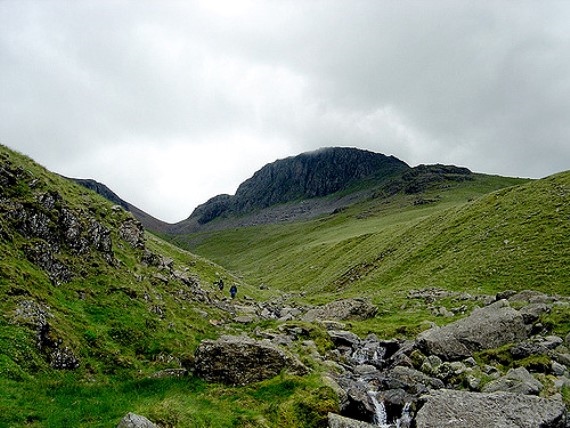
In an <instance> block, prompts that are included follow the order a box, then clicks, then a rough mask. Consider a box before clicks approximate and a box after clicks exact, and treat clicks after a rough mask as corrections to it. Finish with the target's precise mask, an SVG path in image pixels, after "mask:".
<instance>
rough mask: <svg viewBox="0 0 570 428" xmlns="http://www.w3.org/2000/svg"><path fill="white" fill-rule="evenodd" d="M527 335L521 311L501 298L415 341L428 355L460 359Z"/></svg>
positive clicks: (424, 333)
mask: <svg viewBox="0 0 570 428" xmlns="http://www.w3.org/2000/svg"><path fill="white" fill-rule="evenodd" d="M528 334H529V332H528V327H527V325H526V324H525V323H524V320H523V316H522V315H521V314H520V312H519V311H517V310H515V309H513V308H511V307H510V306H509V304H508V302H507V301H506V300H499V301H498V302H495V303H493V304H491V305H489V306H486V307H484V308H480V309H476V310H474V311H473V313H472V314H471V315H470V316H468V317H467V318H463V319H461V320H459V321H456V322H454V323H451V324H448V325H446V326H444V327H441V328H438V327H436V328H432V329H430V330H427V331H424V332H423V333H421V334H420V335H419V336H418V338H417V340H416V343H417V346H418V347H419V348H420V349H422V350H423V351H424V352H425V353H426V354H428V355H438V356H440V357H441V358H443V359H445V360H457V359H463V358H466V357H470V356H472V354H473V352H477V351H481V350H484V349H492V348H497V347H499V346H503V345H506V344H508V343H516V342H519V341H521V340H524V339H526V338H527V337H528Z"/></svg>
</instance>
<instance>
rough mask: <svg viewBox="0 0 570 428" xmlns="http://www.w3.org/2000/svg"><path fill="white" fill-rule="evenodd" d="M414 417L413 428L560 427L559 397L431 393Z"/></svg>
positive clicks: (563, 416) (562, 413)
mask: <svg viewBox="0 0 570 428" xmlns="http://www.w3.org/2000/svg"><path fill="white" fill-rule="evenodd" d="M422 400H423V401H424V402H425V404H424V405H423V407H421V408H420V410H419V411H418V413H417V414H416V419H415V422H416V428H447V427H449V428H489V427H493V428H537V427H543V428H564V427H565V426H566V408H565V406H564V403H563V402H562V399H561V398H560V396H557V397H556V398H550V399H547V398H540V397H536V396H529V395H520V394H510V393H493V394H485V393H477V392H467V391H454V390H446V389H442V390H438V391H432V392H431V393H430V394H429V395H427V396H423V397H422Z"/></svg>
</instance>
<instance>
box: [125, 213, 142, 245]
mask: <svg viewBox="0 0 570 428" xmlns="http://www.w3.org/2000/svg"><path fill="white" fill-rule="evenodd" d="M119 236H120V237H121V238H122V239H123V240H124V241H126V242H128V243H129V245H130V246H131V247H133V248H138V249H144V248H145V238H144V229H143V226H142V224H141V222H140V221H138V220H136V219H134V218H132V217H131V218H128V219H126V220H125V221H123V223H122V224H121V225H120V226H119Z"/></svg>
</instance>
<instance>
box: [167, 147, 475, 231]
mask: <svg viewBox="0 0 570 428" xmlns="http://www.w3.org/2000/svg"><path fill="white" fill-rule="evenodd" d="M470 179H472V173H471V171H469V170H468V169H467V168H460V167H455V166H452V165H420V166H418V167H415V168H411V167H410V166H409V165H407V164H406V163H405V162H403V161H401V160H399V159H397V158H395V157H394V156H386V155H383V154H380V153H373V152H370V151H367V150H361V149H356V148H347V147H329V148H324V149H320V150H317V151H314V152H308V153H302V154H300V155H297V156H293V157H289V158H285V159H281V160H277V161H275V162H273V163H270V164H267V165H265V166H264V167H263V168H261V169H260V170H259V171H257V172H256V173H255V174H254V175H253V176H252V177H251V178H249V179H248V180H246V181H244V182H243V183H242V184H241V185H240V186H239V187H238V189H237V191H236V193H235V195H218V196H215V197H213V198H211V199H210V200H208V201H207V202H205V203H204V204H202V205H200V206H198V207H197V208H196V209H195V210H194V212H193V213H192V214H191V215H190V217H189V218H188V219H186V220H183V221H181V222H179V223H176V224H173V225H171V226H169V227H167V228H164V229H162V231H163V232H166V233H169V234H173V235H181V234H188V233H195V232H199V231H207V230H221V229H231V228H235V227H244V226H251V225H259V224H273V223H279V222H283V221H298V220H306V219H310V218H315V217H317V216H320V215H325V214H330V213H331V212H333V211H336V210H341V209H345V208H346V207H348V206H350V205H353V204H355V203H356V202H358V201H362V200H365V199H367V198H370V197H376V196H378V195H384V196H390V195H391V194H394V193H397V192H406V193H419V192H421V190H423V189H424V188H426V187H427V186H429V185H433V183H441V182H446V181H450V182H454V181H464V180H470Z"/></svg>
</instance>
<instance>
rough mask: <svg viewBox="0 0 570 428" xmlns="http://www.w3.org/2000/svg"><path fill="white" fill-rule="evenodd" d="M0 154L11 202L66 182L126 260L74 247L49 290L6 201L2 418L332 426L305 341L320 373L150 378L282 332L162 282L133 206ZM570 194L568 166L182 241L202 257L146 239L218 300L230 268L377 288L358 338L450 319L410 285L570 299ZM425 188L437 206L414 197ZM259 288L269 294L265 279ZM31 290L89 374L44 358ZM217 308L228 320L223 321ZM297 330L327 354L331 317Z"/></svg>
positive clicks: (252, 291)
mask: <svg viewBox="0 0 570 428" xmlns="http://www.w3.org/2000/svg"><path fill="white" fill-rule="evenodd" d="M0 156H1V160H2V162H5V161H6V159H8V160H9V161H10V162H11V163H12V165H13V166H15V167H19V168H20V169H21V171H24V173H23V176H24V179H21V180H19V181H18V182H17V183H16V184H15V185H13V186H7V187H6V186H5V187H2V188H0V191H1V192H2V195H3V197H5V198H8V200H9V201H12V202H14V201H15V202H17V203H22V204H29V205H30V204H31V205H32V206H36V205H37V201H36V199H37V197H38V195H39V194H41V193H45V192H47V191H54V189H55V190H57V192H58V194H60V195H61V196H62V199H61V201H59V202H58V204H63V205H64V206H65V207H66V208H68V209H70V210H73V211H74V212H77V213H82V215H84V217H87V216H90V217H92V218H94V219H96V220H97V221H98V222H100V223H101V224H103V225H105V227H107V228H108V229H109V230H110V231H111V237H112V241H113V252H114V256H115V258H116V260H117V264H116V265H110V264H108V263H107V262H106V261H105V260H104V259H103V258H102V256H101V255H99V254H97V253H96V252H92V253H91V254H88V255H85V256H82V257H78V256H77V255H76V254H73V252H72V251H69V250H66V249H64V250H63V251H62V253H61V255H60V256H61V257H62V259H63V260H65V261H66V262H67V263H68V264H69V265H70V267H71V268H72V270H73V271H74V272H75V273H76V276H75V278H74V279H73V280H72V281H70V282H68V283H64V284H61V285H58V286H55V285H54V284H52V283H51V281H50V280H49V278H48V277H47V275H46V274H45V273H44V272H43V271H42V270H41V269H39V268H38V267H37V266H35V265H34V264H32V263H31V262H29V261H28V260H27V259H26V256H25V254H24V251H23V248H24V247H25V246H26V245H29V240H27V239H25V238H24V237H23V236H21V235H20V234H19V233H17V232H15V231H14V230H13V229H12V228H11V227H10V221H9V219H8V217H7V215H6V213H7V212H9V208H10V207H9V206H8V205H2V206H1V208H3V210H0V254H1V257H0V313H1V316H0V426H9V427H12V426H13V427H19V426H38V427H39V426H42V427H43V426H47V427H65V426H70V427H71V426H73V427H82V426H85V427H87V426H89V427H92V426H93V427H97V426H114V425H116V423H117V422H118V421H119V420H120V418H121V417H123V416H124V415H125V414H126V413H127V412H129V411H132V412H135V413H139V414H142V415H144V416H146V417H148V418H150V419H151V420H153V421H155V422H159V423H161V424H162V425H163V426H166V427H168V426H177V427H202V426H211V427H234V426H235V427H237V426H239V427H248V426H250V427H296V426H299V427H305V426H306V427H311V426H315V427H317V426H324V425H325V419H326V414H327V412H328V411H335V410H336V409H337V407H338V403H337V402H336V397H335V396H334V393H333V392H332V390H331V389H330V388H327V387H324V386H323V383H322V381H321V378H320V374H319V372H320V368H319V366H318V364H316V363H315V362H312V361H310V357H309V356H308V355H306V354H303V352H306V351H302V348H301V347H300V346H299V347H298V348H299V349H296V350H297V351H298V352H300V353H301V355H300V357H301V359H302V360H303V362H304V363H306V364H307V365H309V366H311V367H312V368H313V370H314V372H313V374H311V375H309V376H305V377H302V378H297V377H292V376H287V375H281V376H278V377H276V378H274V379H270V380H267V381H265V382H261V383H258V384H254V385H251V386H248V387H235V388H234V387H227V386H223V385H217V384H207V383H205V382H203V381H201V380H199V379H196V378H194V377H188V378H183V379H151V378H149V376H150V375H151V374H152V373H154V372H156V371H158V370H161V369H164V368H172V367H178V366H179V365H181V364H182V365H185V364H187V363H188V361H190V360H191V359H192V355H193V353H194V350H195V349H196V347H197V346H198V344H199V343H200V341H201V340H203V339H205V338H216V337H218V336H219V335H221V334H223V333H241V332H246V333H248V332H250V331H251V330H252V329H254V328H256V327H259V328H263V329H264V330H271V329H276V328H277V323H276V322H275V321H266V322H258V323H254V324H253V325H250V326H243V325H236V324H234V323H232V319H231V318H232V317H231V315H229V314H228V313H226V312H223V311H221V310H219V309H217V308H216V307H214V306H212V305H209V304H208V303H207V302H198V301H195V300H193V299H192V295H191V287H188V286H187V285H185V284H183V283H182V282H181V281H178V280H175V279H171V280H170V281H169V282H168V283H164V282H163V281H162V280H160V279H159V278H158V279H157V274H162V275H166V274H165V272H163V271H160V269H158V268H156V267H151V266H146V265H144V264H141V262H140V260H141V257H142V255H143V254H142V251H141V250H138V249H133V248H132V247H131V246H130V245H129V244H128V243H126V242H125V241H124V240H123V239H122V238H121V236H120V234H119V232H118V229H119V226H120V224H121V223H122V222H123V221H125V220H126V219H127V218H128V217H129V214H128V213H125V212H122V211H117V210H113V209H112V208H111V205H110V204H109V203H108V202H107V201H105V200H103V199H102V198H100V197H99V196H98V195H95V194H94V193H92V192H90V191H88V190H86V189H84V188H82V187H79V186H76V185H75V184H73V183H70V182H69V181H67V180H65V179H63V178H61V177H59V176H57V175H54V174H51V173H50V172H49V171H47V170H45V169H44V168H42V167H41V166H39V165H37V164H35V163H34V162H32V161H31V160H30V159H28V158H26V157H25V156H22V155H19V154H17V153H14V152H13V151H10V150H8V149H6V148H4V147H2V146H0ZM508 186H511V187H508ZM569 194H570V173H564V174H559V175H556V176H553V177H550V178H547V179H544V180H539V181H534V182H528V180H518V179H506V178H501V177H493V176H482V175H478V176H476V178H475V180H472V181H467V182H461V183H451V184H449V183H446V184H445V187H441V186H440V185H436V186H432V187H431V188H430V189H428V190H427V191H426V192H425V193H424V194H421V195H405V194H399V195H395V196H392V197H390V198H388V199H383V198H379V197H377V198H373V199H370V200H367V201H364V202H361V203H360V204H357V205H354V206H352V207H349V208H347V209H345V210H343V211H341V212H340V213H337V214H335V215H330V216H325V217H323V218H319V219H315V220H312V221H305V222H296V223H286V224H277V225H269V226H260V227H251V228H241V229H232V230H226V231H222V232H214V233H207V234H199V235H193V236H186V237H176V240H175V242H176V243H178V244H181V245H184V246H186V248H190V249H192V250H193V253H189V252H187V251H184V250H181V249H180V248H178V247H177V246H175V245H173V243H168V242H165V241H164V240H162V239H160V238H159V237H157V236H154V235H151V234H147V236H146V247H147V249H148V250H150V251H152V252H154V253H156V254H159V255H161V256H162V257H166V258H169V259H172V260H173V263H174V266H175V269H176V270H180V271H185V272H186V273H187V274H189V275H191V276H192V277H194V278H196V279H197V280H198V281H199V283H200V286H201V288H202V289H204V290H205V291H206V293H209V295H210V296H217V297H219V296H220V295H219V294H216V293H219V292H218V291H216V289H215V288H214V287H213V285H212V283H213V282H214V281H215V280H217V279H218V278H220V277H221V278H223V279H224V281H225V282H226V283H232V282H235V283H238V285H239V288H240V292H239V296H240V298H243V296H250V297H252V298H255V299H256V300H266V299H270V298H272V297H277V296H285V297H288V298H290V299H292V300H298V301H300V302H301V303H311V304H320V303H325V302H328V301H331V300H334V299H337V298H344V297H355V296H358V297H367V298H369V299H371V300H372V302H373V303H374V304H376V305H377V306H378V309H379V310H378V314H377V315H376V317H374V318H373V319H370V320H366V321H351V322H349V323H347V328H349V329H352V330H353V331H354V332H355V333H357V334H358V335H360V336H361V337H364V336H366V335H367V334H369V333H374V334H376V335H377V336H379V337H381V338H386V339H389V338H392V337H401V338H404V337H407V338H412V337H414V336H415V335H416V334H417V333H418V332H419V331H421V330H423V329H425V328H426V326H427V324H426V321H431V322H436V323H438V324H443V323H446V322H450V321H451V320H453V319H455V317H453V318H442V317H438V316H436V315H434V314H433V313H432V311H431V309H430V307H429V305H428V304H426V302H423V301H421V300H416V299H414V300H411V299H409V298H408V292H409V291H410V290H411V289H417V288H425V287H437V288H444V289H448V290H453V291H468V292H469V293H471V294H481V293H487V294H494V293H496V292H497V291H500V290H504V289H516V290H520V289H525V288H532V289H536V290H540V291H544V292H548V293H558V294H561V295H568V290H567V285H568V281H569V279H570V271H569V269H570V263H568V261H569V260H570V254H569V251H570V242H569V239H570V233H569V232H570V230H569V224H570V212H569V207H570V203H569V200H568V195H569ZM420 198H421V199H423V200H429V201H432V202H431V203H428V204H420V205H418V204H416V202H417V201H418V199H420ZM1 203H2V204H4V203H6V202H5V201H4V202H1ZM34 204H36V205H34ZM48 214H49V213H48ZM194 253H197V254H199V255H196V254H194ZM210 260H213V261H214V262H211V261H210ZM262 283H266V284H268V285H269V289H268V290H261V289H259V285H261V284H262ZM189 293H190V294H189ZM24 300H33V301H34V302H37V303H38V304H41V305H43V306H44V307H46V308H49V313H50V314H51V315H52V317H51V318H49V322H50V325H51V327H52V331H51V334H52V335H53V337H54V338H56V339H57V340H61V341H62V345H64V346H69V347H70V348H72V349H73V350H74V351H75V353H76V355H77V356H78V357H79V359H80V361H81V366H80V368H79V369H77V370H75V371H73V372H65V371H56V370H53V369H52V368H51V367H50V366H49V363H48V361H47V360H46V355H45V354H44V352H42V351H41V350H39V349H38V348H37V346H36V332H35V331H34V328H33V326H32V325H30V324H29V322H25V320H23V319H21V318H18V317H17V316H16V309H17V308H18V307H19V305H20V304H21V302H22V301H24ZM437 304H438V305H442V306H445V307H447V308H448V309H451V308H453V307H454V306H459V305H460V304H466V305H467V306H468V308H467V309H468V311H469V310H470V309H471V308H472V307H473V305H474V304H475V302H473V301H469V302H461V303H458V302H456V301H454V299H453V298H448V299H444V300H442V301H441V302H438V303H437ZM211 319H216V320H222V321H224V322H225V325H224V327H217V326H214V325H212V324H211V323H210V322H209V320H211ZM542 322H543V325H545V326H546V327H547V328H549V329H550V330H551V331H553V332H554V333H556V334H560V335H564V334H566V333H567V332H568V330H569V329H570V311H569V310H568V309H567V308H565V307H562V306H560V307H556V308H555V310H553V311H552V312H551V313H550V314H547V315H545V316H544V317H543V319H542ZM291 325H292V326H296V327H298V328H300V329H302V330H303V331H304V332H306V339H311V340H313V341H315V342H316V345H317V347H318V349H319V350H320V351H321V352H324V351H325V350H326V349H328V348H329V347H330V340H329V339H328V336H327V335H326V333H325V332H324V330H323V329H322V328H321V327H318V326H316V325H311V324H307V323H300V322H296V323H295V322H293V323H291ZM498 355H499V356H500V355H502V354H501V353H500V352H499V353H498ZM487 357H489V358H490V357H491V355H489V356H487ZM497 358H498V357H497ZM539 363H541V362H540V361H526V362H524V364H528V365H529V366H531V365H532V364H539Z"/></svg>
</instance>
